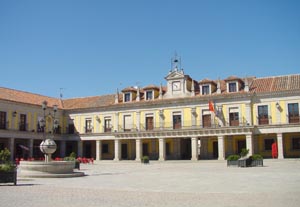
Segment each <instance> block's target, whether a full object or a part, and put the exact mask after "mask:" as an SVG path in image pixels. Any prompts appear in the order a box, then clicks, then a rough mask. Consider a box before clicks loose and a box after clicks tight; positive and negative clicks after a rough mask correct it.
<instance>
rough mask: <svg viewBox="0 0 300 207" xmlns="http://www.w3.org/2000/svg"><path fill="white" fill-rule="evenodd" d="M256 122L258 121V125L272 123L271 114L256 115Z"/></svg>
mask: <svg viewBox="0 0 300 207" xmlns="http://www.w3.org/2000/svg"><path fill="white" fill-rule="evenodd" d="M256 123H258V125H269V124H271V123H272V117H271V116H258V117H256Z"/></svg>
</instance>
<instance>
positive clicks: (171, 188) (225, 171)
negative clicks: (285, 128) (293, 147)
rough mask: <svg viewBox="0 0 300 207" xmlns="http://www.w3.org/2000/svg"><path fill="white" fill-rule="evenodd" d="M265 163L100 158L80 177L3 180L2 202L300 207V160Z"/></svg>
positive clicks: (58, 206) (11, 205) (50, 206)
mask: <svg viewBox="0 0 300 207" xmlns="http://www.w3.org/2000/svg"><path fill="white" fill-rule="evenodd" d="M264 165H265V167H253V168H237V167H227V166H226V162H225V161H197V162H192V161H166V162H158V161H152V162H151V163H150V164H149V165H144V164H140V163H137V162H133V161H132V162H129V161H121V162H113V161H100V162H95V163H94V164H93V165H92V164H85V165H81V171H84V172H85V173H86V175H87V176H84V177H78V178H60V179H54V178H30V179H29V178H19V179H18V185H17V186H13V185H0V198H1V199H0V200H1V202H0V206H3V207H15V206H18V207H22V206H30V207H35V206H37V207H41V206H42V207H54V206H55V207H67V206H72V207H77V206H78V207H79V206H80V207H83V206H86V207H93V206H97V207H102V206H103V207H105V206H116V207H123V206H128V207H129V206H131V207H135V206H136V207H142V206H156V207H157V206H172V207H176V206H178V207H183V206H191V207H194V206H205V207H207V206H239V207H240V206H272V207H274V206H284V207H289V206H295V207H296V206H297V207H298V206H300V159H290V160H282V161H278V160H264Z"/></svg>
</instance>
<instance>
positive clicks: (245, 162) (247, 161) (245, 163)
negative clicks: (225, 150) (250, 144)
mask: <svg viewBox="0 0 300 207" xmlns="http://www.w3.org/2000/svg"><path fill="white" fill-rule="evenodd" d="M248 153H249V149H245V148H243V149H242V151H241V153H240V155H241V158H240V159H239V160H238V167H249V166H251V162H252V160H251V158H250V157H247V155H248Z"/></svg>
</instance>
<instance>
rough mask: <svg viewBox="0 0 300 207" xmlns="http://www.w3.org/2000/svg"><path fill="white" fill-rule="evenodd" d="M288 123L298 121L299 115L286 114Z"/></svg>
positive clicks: (299, 119) (299, 121)
mask: <svg viewBox="0 0 300 207" xmlns="http://www.w3.org/2000/svg"><path fill="white" fill-rule="evenodd" d="M287 120H288V122H289V124H295V123H300V118H299V115H287Z"/></svg>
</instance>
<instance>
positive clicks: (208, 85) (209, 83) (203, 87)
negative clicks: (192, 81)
mask: <svg viewBox="0 0 300 207" xmlns="http://www.w3.org/2000/svg"><path fill="white" fill-rule="evenodd" d="M199 86H200V94H201V95H209V94H212V93H214V92H215V91H216V86H217V84H216V82H215V81H213V80H210V79H203V80H201V81H200V82H199Z"/></svg>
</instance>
